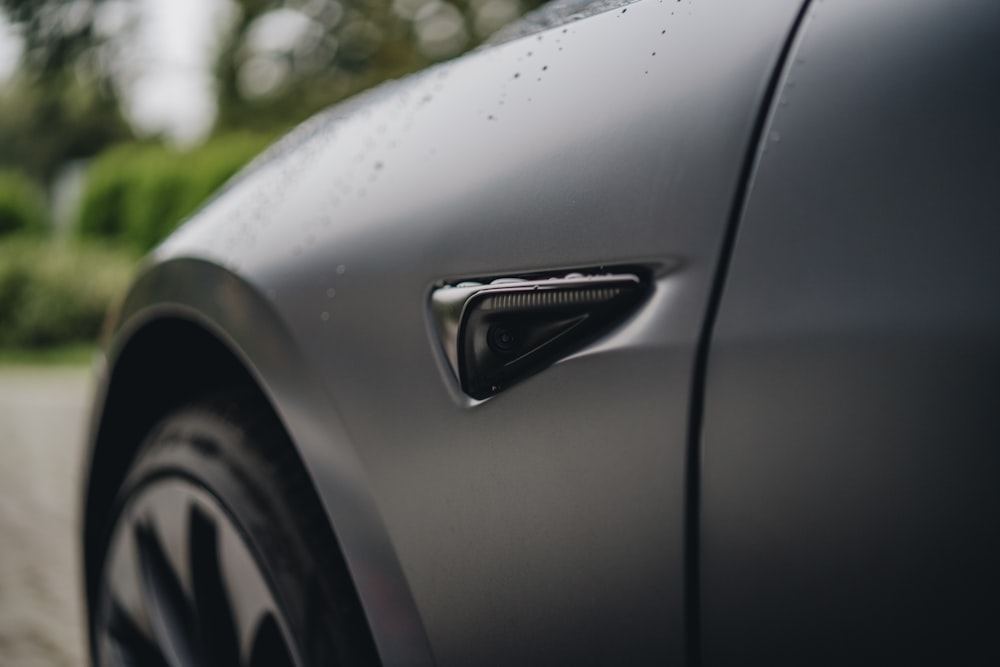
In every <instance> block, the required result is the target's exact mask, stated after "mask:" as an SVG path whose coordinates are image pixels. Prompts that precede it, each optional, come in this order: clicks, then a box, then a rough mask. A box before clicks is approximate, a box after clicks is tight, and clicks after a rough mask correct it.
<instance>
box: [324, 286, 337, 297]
mask: <svg viewBox="0 0 1000 667" xmlns="http://www.w3.org/2000/svg"><path fill="white" fill-rule="evenodd" d="M335 296H337V290H336V289H334V288H333V287H330V288H329V289H327V290H326V298H327V299H332V298H333V297H335Z"/></svg>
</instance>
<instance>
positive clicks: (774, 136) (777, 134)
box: [771, 132, 781, 143]
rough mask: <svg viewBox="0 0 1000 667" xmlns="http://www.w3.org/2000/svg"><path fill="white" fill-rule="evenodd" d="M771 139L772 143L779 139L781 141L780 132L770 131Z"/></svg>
mask: <svg viewBox="0 0 1000 667" xmlns="http://www.w3.org/2000/svg"><path fill="white" fill-rule="evenodd" d="M771 141H773V142H774V143H778V142H779V141H781V133H780V132H772V133H771Z"/></svg>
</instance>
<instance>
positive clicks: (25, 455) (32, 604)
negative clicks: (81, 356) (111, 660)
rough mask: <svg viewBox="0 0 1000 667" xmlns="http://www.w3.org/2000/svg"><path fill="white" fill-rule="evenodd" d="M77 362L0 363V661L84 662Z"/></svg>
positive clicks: (82, 386) (85, 397) (23, 665)
mask: <svg viewBox="0 0 1000 667" xmlns="http://www.w3.org/2000/svg"><path fill="white" fill-rule="evenodd" d="M90 394H91V381H90V373H89V371H88V370H87V369H85V368H79V369H77V368H67V369H62V368H60V369H47V368H43V369H38V370H36V369H29V368H18V367H10V368H4V367H0V665H2V666H3V667H33V666H35V665H39V666H41V665H45V666H52V665H54V666H57V667H59V666H63V665H65V666H73V667H76V666H79V665H83V664H84V659H83V656H84V654H85V649H84V646H85V644H84V629H83V614H82V602H81V597H82V596H81V586H80V576H79V570H80V561H79V539H78V534H79V530H78V527H77V526H78V513H79V504H80V497H81V492H80V488H81V478H82V459H83V451H82V450H83V435H84V428H85V424H86V420H87V414H88V410H89V397H90Z"/></svg>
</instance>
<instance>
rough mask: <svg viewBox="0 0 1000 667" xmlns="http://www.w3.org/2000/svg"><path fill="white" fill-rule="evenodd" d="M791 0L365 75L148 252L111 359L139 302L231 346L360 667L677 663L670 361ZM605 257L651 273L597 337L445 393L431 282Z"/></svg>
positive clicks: (691, 10)
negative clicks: (293, 448)
mask: <svg viewBox="0 0 1000 667" xmlns="http://www.w3.org/2000/svg"><path fill="white" fill-rule="evenodd" d="M799 5H800V2H799V1H798V0H780V1H774V2H768V3H760V4H759V3H754V5H753V6H752V7H751V6H750V3H721V2H718V3H692V2H676V3H674V2H660V0H642V1H641V2H637V3H634V4H631V5H628V6H627V7H623V8H616V9H615V10H613V11H610V12H607V13H604V14H599V15H596V16H592V17H588V18H586V19H584V20H581V21H577V22H574V23H570V24H567V25H564V26H559V27H557V28H554V29H552V30H549V31H546V32H542V33H539V34H538V35H532V36H528V37H525V38H522V39H519V40H515V41H511V42H508V43H505V44H501V45H499V46H496V47H492V48H489V49H484V50H481V51H478V52H476V53H473V54H471V55H469V56H468V57H466V58H464V59H461V60H459V61H456V62H454V63H448V64H445V65H442V66H439V67H436V68H434V69H432V70H429V71H428V72H425V73H423V74H420V75H418V76H416V77H413V78H411V79H409V80H407V81H404V82H400V83H397V84H390V85H389V86H387V87H385V88H383V89H381V90H378V91H376V92H374V93H372V94H370V95H369V96H367V97H366V98H364V99H362V100H361V101H360V102H357V103H354V104H349V105H347V106H346V107H344V108H343V109H341V110H335V111H334V112H332V114H330V115H325V116H322V117H320V118H317V119H316V120H314V121H312V122H311V123H309V124H307V125H306V127H305V128H304V129H302V130H299V131H298V132H297V133H296V134H295V135H293V136H292V137H290V138H289V139H288V140H286V141H285V142H284V143H283V144H279V146H278V147H277V148H276V149H274V150H273V151H272V152H271V154H270V155H268V156H264V157H263V158H261V159H260V160H259V161H258V162H257V164H256V165H254V166H252V167H251V168H250V169H249V170H248V171H247V172H246V173H245V174H244V175H242V176H240V177H238V178H237V179H236V180H235V181H234V182H233V184H232V185H231V186H229V187H228V188H227V189H226V190H225V191H224V192H223V193H222V194H220V195H219V196H218V197H217V198H216V199H215V200H214V201H213V202H211V203H210V204H209V205H208V206H207V207H206V208H205V209H204V210H202V211H201V212H200V213H199V214H198V215H197V216H196V217H195V218H194V219H193V220H191V221H190V222H188V223H187V224H186V225H185V226H184V227H183V228H182V229H181V230H179V232H178V233H176V234H175V235H174V236H173V237H172V238H171V239H170V240H168V241H167V242H166V243H165V244H164V245H163V246H161V247H160V248H159V249H158V250H157V251H156V252H155V254H154V255H153V256H152V258H151V260H150V263H149V266H148V268H147V270H146V273H145V274H144V277H143V278H142V279H140V281H139V283H138V286H137V287H136V289H135V290H134V291H133V293H132V296H131V297H130V299H129V300H128V302H127V304H126V307H125V308H124V310H123V314H122V317H121V318H120V324H119V329H118V333H117V334H116V337H115V339H114V342H113V344H112V347H111V350H112V353H111V357H110V363H111V366H112V368H113V367H114V362H115V357H114V354H115V353H114V351H115V350H118V349H122V348H123V347H124V346H125V345H126V343H127V338H128V337H129V336H130V335H131V333H132V332H133V331H135V330H136V329H137V328H139V326H140V325H141V323H143V322H145V321H147V320H148V319H150V318H153V317H156V316H157V313H161V314H164V315H167V314H169V315H170V316H179V317H189V318H192V319H194V320H195V321H198V322H201V323H203V325H204V326H205V327H207V328H208V329H210V330H212V331H213V332H215V333H216V334H217V335H218V336H219V337H220V338H222V339H224V340H225V341H226V343H227V345H229V346H230V347H231V348H232V349H233V350H234V352H235V353H236V354H237V355H238V356H239V357H240V358H241V359H243V360H244V361H245V363H246V364H247V366H248V367H249V368H251V369H252V371H253V374H254V375H255V377H256V379H257V381H258V382H259V383H260V385H261V386H262V388H263V390H264V392H265V393H266V394H267V395H268V397H269V398H270V399H271V401H272V403H273V404H274V406H275V409H276V410H277V412H278V414H279V416H280V417H281V419H282V420H283V421H284V423H285V424H286V425H287V427H288V430H289V432H290V434H291V435H292V437H293V439H294V440H295V442H296V445H297V446H298V447H299V450H300V454H301V456H302V458H303V460H304V462H305V464H306V466H307V468H308V469H309V471H310V473H311V474H312V476H313V479H314V480H315V482H316V486H317V490H318V492H319V495H320V497H321V499H322V501H323V502H324V505H325V509H326V511H327V513H328V515H329V517H330V520H331V523H332V525H333V527H334V530H335V532H336V534H337V537H338V540H339V542H340V544H341V547H342V549H343V551H344V555H345V557H346V559H347V561H348V564H349V566H350V568H351V570H352V574H353V575H354V577H355V583H356V585H357V587H358V592H359V595H360V597H361V600H362V603H363V604H364V605H365V608H366V611H367V613H368V616H369V619H370V620H371V624H372V631H373V634H374V635H375V639H376V643H377V645H378V647H379V651H380V653H381V655H382V659H383V661H384V663H385V664H429V663H430V662H432V661H433V662H434V663H435V664H439V665H470V664H475V665H491V664H496V665H501V664H502V665H509V664H580V665H586V664H608V663H621V664H647V663H657V664H662V663H664V662H667V661H671V662H681V661H683V660H684V659H685V655H686V650H687V647H686V645H685V643H686V639H685V633H686V631H687V628H686V626H685V592H686V591H685V556H686V554H685V530H686V528H685V526H686V514H685V513H686V506H685V493H686V485H685V475H686V463H687V461H686V459H687V446H688V415H689V411H690V409H691V406H690V388H691V385H692V381H693V377H692V375H693V363H694V355H695V348H696V346H697V343H698V340H699V337H700V335H701V330H702V323H703V320H704V317H705V311H706V307H707V303H708V300H709V294H710V290H711V284H712V280H713V277H714V275H715V270H716V264H717V259H718V254H719V249H720V247H721V244H722V239H723V237H724V233H725V230H726V228H727V226H728V224H729V223H730V221H731V217H732V211H733V206H734V198H735V197H736V193H737V192H738V190H739V185H740V179H741V177H742V175H743V166H744V164H745V160H746V156H747V155H748V152H749V151H751V150H752V146H753V143H754V130H755V127H756V125H757V121H758V116H759V114H760V112H761V109H762V108H763V106H764V104H765V101H766V100H765V97H766V91H767V86H768V82H769V81H770V80H771V77H772V73H773V71H774V69H775V68H776V66H777V63H778V60H779V56H780V54H781V51H782V47H783V44H784V43H785V40H786V38H787V36H788V33H789V32H790V30H791V27H792V25H793V23H794V21H795V18H796V16H797V12H798V10H799ZM720 44H724V45H725V46H724V48H722V47H720ZM619 266H629V267H635V266H639V267H643V268H645V269H647V270H648V273H649V275H650V276H651V278H650V280H651V282H652V293H651V295H650V297H649V299H648V300H647V301H646V302H645V303H644V305H643V307H642V308H641V309H640V310H639V312H638V313H637V314H636V315H635V316H634V317H632V318H631V319H629V320H628V321H627V322H626V323H624V325H623V326H622V327H620V328H619V329H617V330H616V331H614V332H612V333H611V334H610V335H608V336H607V337H605V338H604V339H602V340H601V341H599V342H597V343H595V344H593V345H590V346H589V347H587V348H585V349H584V350H582V351H580V352H578V353H576V354H574V355H572V356H571V357H569V358H567V359H564V360H563V361H562V362H560V363H558V364H556V365H555V366H553V367H551V368H549V369H547V370H545V371H544V372H542V373H539V374H538V375H536V376H534V377H532V378H530V379H528V380H526V381H525V382H523V383H521V384H519V385H518V386H516V387H514V388H511V389H510V390H508V391H506V392H504V393H503V394H500V395H498V396H496V397H494V398H492V399H489V400H487V401H483V402H477V401H472V400H471V399H469V398H468V397H466V396H465V395H464V394H462V392H461V390H460V388H459V387H458V384H457V382H456V381H455V378H454V376H453V374H452V372H451V370H450V369H449V366H448V364H447V361H446V359H445V355H444V353H443V351H442V350H441V349H440V346H439V343H438V337H437V335H436V333H435V332H434V330H433V326H432V322H431V314H430V311H429V299H430V294H431V291H432V289H433V288H434V286H436V285H440V284H442V283H443V282H450V281H456V280H461V279H467V278H477V279H490V278H493V277H498V276H518V275H524V274H537V273H545V272H548V273H553V274H558V273H560V272H566V271H571V270H579V269H589V270H593V271H601V270H604V267H609V268H614V267H619ZM98 446H100V444H99V445H98ZM404 617H405V618H404Z"/></svg>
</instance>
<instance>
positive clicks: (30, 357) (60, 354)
mask: <svg viewBox="0 0 1000 667" xmlns="http://www.w3.org/2000/svg"><path fill="white" fill-rule="evenodd" d="M96 351H97V348H96V347H95V346H94V345H92V344H89V343H72V344H68V345H57V346H54V347H42V348H0V367H2V366H80V367H86V366H89V365H90V364H91V362H92V361H93V359H94V353H95V352H96Z"/></svg>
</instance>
